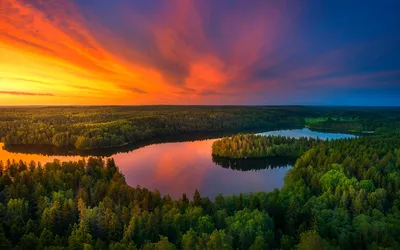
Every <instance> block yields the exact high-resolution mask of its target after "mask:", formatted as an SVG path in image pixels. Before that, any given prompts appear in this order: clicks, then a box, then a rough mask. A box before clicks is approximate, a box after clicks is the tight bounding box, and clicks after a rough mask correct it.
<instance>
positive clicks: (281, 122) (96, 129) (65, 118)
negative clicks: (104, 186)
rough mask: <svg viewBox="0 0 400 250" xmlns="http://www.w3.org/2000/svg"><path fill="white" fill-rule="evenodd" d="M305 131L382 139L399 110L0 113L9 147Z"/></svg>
mask: <svg viewBox="0 0 400 250" xmlns="http://www.w3.org/2000/svg"><path fill="white" fill-rule="evenodd" d="M304 126H307V127H310V128H313V129H322V130H330V131H350V132H354V133H363V132H369V133H375V134H383V133H388V132H389V131H393V130H394V129H397V130H398V129H399V127H400V109H398V108H368V109H366V108H360V107H303V106H284V107H279V106H265V107H263V106H259V107H240V106H123V107H118V106H115V107H112V106H111V107H110V106H107V107H85V106H82V107H18V108H17V107H9V108H5V107H3V108H0V138H1V141H2V142H3V143H4V144H5V145H6V146H14V145H28V146H32V145H35V146H42V145H46V146H53V147H57V148H68V149H96V148H110V147H117V146H122V145H127V144H132V143H140V142H143V141H145V140H149V139H153V138H159V137H161V136H170V135H173V136H174V135H182V134H188V133H197V132H215V131H230V130H240V129H264V130H268V129H276V128H279V129H282V128H298V127H304Z"/></svg>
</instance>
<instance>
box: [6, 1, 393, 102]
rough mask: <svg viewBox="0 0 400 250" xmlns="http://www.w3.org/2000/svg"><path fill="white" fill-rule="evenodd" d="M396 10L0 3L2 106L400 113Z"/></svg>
mask: <svg viewBox="0 0 400 250" xmlns="http://www.w3.org/2000/svg"><path fill="white" fill-rule="evenodd" d="M399 9H400V1H398V0H390V1H389V0H380V1H369V0H363V1H358V0H353V1H342V0H337V1H320V0H298V1H285V0H240V1H239V0H218V1H217V0H193V1H192V0H113V1H110V0H68V1H67V0H0V105H153V104H185V105H186V104H193V105H198V104H201V105H203V104H205V105H372V106H376V105H385V106H395V105H400V15H399V14H398V10H399Z"/></svg>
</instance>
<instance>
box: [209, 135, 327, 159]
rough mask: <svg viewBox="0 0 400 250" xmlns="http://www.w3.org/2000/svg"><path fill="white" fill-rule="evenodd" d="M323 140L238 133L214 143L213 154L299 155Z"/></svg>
mask: <svg viewBox="0 0 400 250" xmlns="http://www.w3.org/2000/svg"><path fill="white" fill-rule="evenodd" d="M321 142H322V141H321V140H318V139H313V138H309V137H300V138H299V139H295V138H292V137H286V136H264V135H255V134H238V135H234V136H231V137H224V138H221V139H219V140H217V141H215V142H214V143H213V145H212V154H213V155H214V156H219V157H228V158H260V157H293V158H296V157H299V156H300V155H302V154H303V153H304V152H305V151H307V150H308V149H310V148H311V147H312V146H315V145H317V144H318V143H321Z"/></svg>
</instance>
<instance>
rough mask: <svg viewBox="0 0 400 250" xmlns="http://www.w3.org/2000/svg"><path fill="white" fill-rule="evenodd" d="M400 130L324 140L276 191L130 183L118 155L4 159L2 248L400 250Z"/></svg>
mask: <svg viewBox="0 0 400 250" xmlns="http://www.w3.org/2000/svg"><path fill="white" fill-rule="evenodd" d="M399 148H400V137H398V136H397V137H390V138H389V137H385V138H383V139H382V138H381V137H361V138H356V139H351V140H350V139H347V140H337V141H327V142H324V143H317V144H316V145H315V146H314V147H312V148H311V149H309V150H308V151H306V152H305V153H304V154H302V155H301V156H300V157H299V159H298V160H297V162H296V164H295V166H294V167H293V168H292V169H291V170H289V172H288V174H287V175H286V178H285V184H284V187H283V188H282V189H281V190H278V189H276V190H274V191H273V192H269V193H266V192H260V193H253V194H240V195H236V196H222V195H218V196H217V197H216V198H215V200H214V201H213V202H212V201H210V200H209V199H208V198H207V197H201V195H200V193H199V192H198V191H195V192H194V194H193V196H192V195H190V197H191V200H189V198H188V196H187V195H185V194H183V195H182V197H181V198H180V199H178V200H173V199H171V197H170V196H168V195H161V194H160V192H159V191H157V190H155V191H149V190H147V189H146V188H142V187H136V188H132V187H129V186H128V185H127V184H126V182H125V179H124V176H123V175H122V174H121V173H120V172H119V170H118V168H117V166H116V165H115V163H114V161H113V160H112V159H108V160H107V161H104V160H102V159H100V158H90V159H88V160H87V161H78V162H59V161H54V162H53V163H48V164H46V165H44V166H42V165H41V164H37V163H35V162H31V163H28V164H26V163H24V162H13V161H7V162H4V163H3V162H2V163H0V248H1V249H145V250H153V249H215V250H217V249H218V250H219V249H293V248H297V249H398V248H400V212H399V211H400V150H399Z"/></svg>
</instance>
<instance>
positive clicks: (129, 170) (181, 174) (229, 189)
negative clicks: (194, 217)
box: [0, 128, 355, 199]
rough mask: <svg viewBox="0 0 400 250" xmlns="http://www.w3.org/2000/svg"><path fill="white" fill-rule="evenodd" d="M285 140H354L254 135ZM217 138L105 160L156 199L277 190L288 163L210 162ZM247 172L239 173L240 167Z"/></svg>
mask: <svg viewBox="0 0 400 250" xmlns="http://www.w3.org/2000/svg"><path fill="white" fill-rule="evenodd" d="M259 134H262V135H282V136H290V137H295V138H298V137H302V136H307V137H313V138H317V137H318V138H320V139H342V138H353V137H355V136H354V135H350V134H339V133H321V132H315V131H311V130H309V129H307V128H304V129H292V130H276V131H268V132H263V133H259ZM215 140H217V139H206V140H196V141H185V142H166V143H160V144H153V145H148V146H144V147H141V148H138V149H134V150H132V151H129V152H121V153H115V154H113V155H111V157H112V158H114V160H115V162H116V164H117V165H118V166H119V168H120V170H121V172H122V173H123V174H124V175H125V178H126V182H127V183H128V184H129V185H130V186H133V187H134V186H137V185H140V186H142V187H146V188H148V189H150V190H154V189H158V190H159V191H160V193H161V194H170V195H171V197H172V198H179V197H180V196H181V195H182V193H186V194H187V195H188V196H190V197H192V195H193V193H194V190H195V189H198V190H199V191H200V194H201V195H202V196H208V197H209V198H210V199H213V198H214V197H215V196H216V195H217V194H219V193H221V194H224V195H233V194H239V193H249V192H258V191H272V190H273V189H275V188H281V187H282V186H283V179H284V176H285V173H286V171H287V170H288V169H289V168H290V167H292V164H293V163H294V160H293V159H268V160H265V159H258V160H241V161H238V162H233V163H232V162H229V161H226V160H225V161H224V160H219V159H213V157H212V156H211V146H212V144H213V142H214V141H215ZM1 148H2V149H0V160H2V161H7V159H15V160H16V161H19V160H23V161H26V162H30V161H32V160H33V161H36V162H39V161H40V162H42V163H43V164H44V163H47V162H50V161H53V160H54V159H59V160H60V161H76V160H79V159H82V157H81V156H63V155H51V156H47V155H42V154H38V153H14V152H9V151H7V150H5V149H3V147H2V145H1ZM249 165H250V166H251V168H252V170H251V171H241V170H242V169H243V166H246V168H245V169H249V168H248V166H249Z"/></svg>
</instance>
